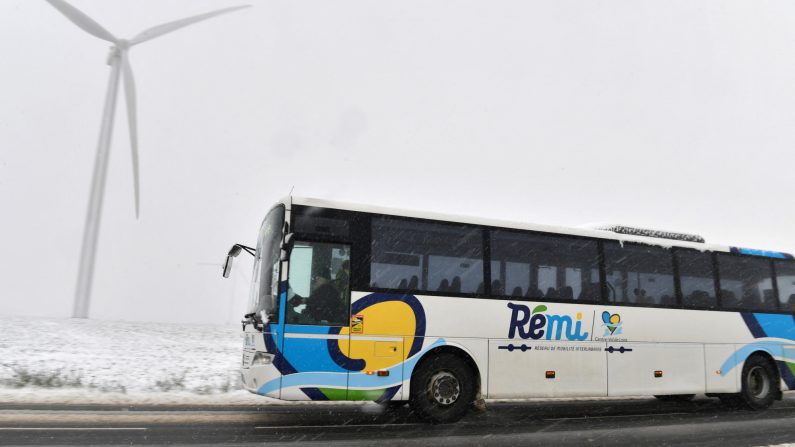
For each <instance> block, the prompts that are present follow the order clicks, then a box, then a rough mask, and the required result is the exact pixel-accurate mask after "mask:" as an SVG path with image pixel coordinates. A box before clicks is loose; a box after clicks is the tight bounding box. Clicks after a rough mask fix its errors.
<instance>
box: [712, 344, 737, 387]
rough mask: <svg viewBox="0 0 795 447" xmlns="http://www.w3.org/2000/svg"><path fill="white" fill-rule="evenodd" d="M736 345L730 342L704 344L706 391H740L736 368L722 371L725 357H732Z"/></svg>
mask: <svg viewBox="0 0 795 447" xmlns="http://www.w3.org/2000/svg"><path fill="white" fill-rule="evenodd" d="M735 350H736V347H735V346H734V345H730V344H708V345H704V370H705V374H706V383H707V390H706V392H707V393H736V392H739V391H740V388H739V387H738V385H739V379H738V377H737V376H738V374H737V368H732V369H731V370H729V371H724V370H723V369H722V368H723V364H724V363H726V359H733V358H734V352H735Z"/></svg>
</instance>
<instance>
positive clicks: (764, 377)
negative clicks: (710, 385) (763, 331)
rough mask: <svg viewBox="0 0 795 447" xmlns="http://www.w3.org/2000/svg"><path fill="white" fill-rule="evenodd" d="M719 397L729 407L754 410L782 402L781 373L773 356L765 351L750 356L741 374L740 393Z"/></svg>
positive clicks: (758, 351)
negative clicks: (778, 401) (777, 401)
mask: <svg viewBox="0 0 795 447" xmlns="http://www.w3.org/2000/svg"><path fill="white" fill-rule="evenodd" d="M718 397H719V398H720V399H721V401H723V402H724V403H725V404H728V405H729V406H732V407H745V408H749V409H752V410H764V409H766V408H768V407H769V406H770V405H772V403H773V401H774V400H781V397H782V392H781V372H780V371H779V369H778V364H777V363H776V360H775V359H774V358H773V355H772V354H771V353H770V352H768V351H766V350H764V349H760V350H757V351H754V352H752V353H751V354H749V355H748V357H746V359H745V361H744V362H743V368H742V371H741V372H740V392H739V393H735V394H721V395H719V396H718Z"/></svg>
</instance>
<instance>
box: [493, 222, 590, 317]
mask: <svg viewBox="0 0 795 447" xmlns="http://www.w3.org/2000/svg"><path fill="white" fill-rule="evenodd" d="M491 259H492V261H491V278H492V284H491V286H492V287H491V294H492V295H493V296H497V297H503V296H507V297H511V298H514V297H515V298H522V297H524V298H528V299H556V300H572V301H573V300H579V301H598V300H599V299H600V297H601V291H600V288H599V254H598V247H597V243H596V241H593V240H589V239H579V238H573V237H559V236H547V235H541V234H527V233H519V232H513V231H509V230H494V231H492V232H491Z"/></svg>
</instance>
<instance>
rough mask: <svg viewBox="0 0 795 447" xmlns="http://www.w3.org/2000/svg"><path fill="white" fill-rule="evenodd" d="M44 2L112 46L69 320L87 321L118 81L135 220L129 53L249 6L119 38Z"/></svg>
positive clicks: (56, 2) (70, 9) (57, 2)
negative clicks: (121, 86)
mask: <svg viewBox="0 0 795 447" xmlns="http://www.w3.org/2000/svg"><path fill="white" fill-rule="evenodd" d="M47 2H48V3H49V4H50V5H52V6H53V7H55V9H57V10H58V11H60V12H61V14H63V15H64V16H66V18H67V19H69V20H70V21H72V23H74V24H75V25H77V26H78V27H80V28H81V29H82V30H83V31H85V32H87V33H89V34H91V35H93V36H95V37H98V38H100V39H102V40H105V41H108V42H110V43H112V44H113V46H111V48H110V54H109V55H108V65H110V79H109V80H108V90H107V94H106V96H105V107H104V111H103V113H102V124H101V126H100V131H99V144H98V145H97V154H96V158H95V159H94V175H93V178H92V180H91V195H90V196H89V202H88V212H87V213H86V226H85V229H84V230H83V245H82V248H81V252H80V267H79V272H78V276H77V290H76V293H75V303H74V310H73V312H72V317H73V318H88V307H89V304H90V301H91V284H92V279H93V276H94V259H95V255H96V252H97V238H98V236H99V222H100V218H101V216H102V197H103V195H104V192H105V178H106V176H107V172H108V154H109V151H110V142H111V135H112V133H113V119H114V115H115V112H116V97H117V96H118V90H119V79H120V78H123V80H124V94H125V102H126V103H127V120H128V124H129V126H130V146H131V148H132V168H133V189H134V193H135V218H136V219H137V218H138V215H139V209H140V206H139V203H140V193H139V180H138V123H137V118H136V105H135V80H134V79H133V72H132V68H131V67H130V59H129V51H130V48H132V47H133V46H135V45H138V44H139V43H143V42H146V41H148V40H152V39H154V38H156V37H160V36H162V35H163V34H167V33H170V32H172V31H176V30H178V29H180V28H183V27H186V26H188V25H192V24H194V23H196V22H199V21H202V20H207V19H209V18H212V17H215V16H218V15H221V14H225V13H227V12H232V11H236V10H238V9H242V8H247V7H248V6H249V5H241V6H233V7H231V8H224V9H219V10H217V11H211V12H207V13H204V14H199V15H195V16H192V17H187V18H184V19H181V20H175V21H173V22H168V23H164V24H162V25H157V26H154V27H152V28H149V29H147V30H145V31H143V32H141V33H139V34H138V35H136V36H135V37H133V38H132V39H129V40H128V39H120V38H118V37H116V36H114V35H113V34H111V33H110V32H109V31H108V30H106V29H105V28H103V27H102V26H101V25H100V24H99V23H97V22H96V21H94V20H93V19H92V18H90V17H89V16H87V15H86V14H84V13H83V12H81V11H80V10H78V9H77V8H75V7H74V6H72V5H70V4H68V3H66V2H65V1H64V0H47Z"/></svg>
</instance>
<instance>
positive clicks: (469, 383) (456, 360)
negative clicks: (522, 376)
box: [409, 345, 481, 423]
mask: <svg viewBox="0 0 795 447" xmlns="http://www.w3.org/2000/svg"><path fill="white" fill-rule="evenodd" d="M480 389H481V380H480V370H479V368H478V366H477V364H476V363H475V361H474V360H473V358H472V356H471V355H469V353H467V352H466V351H465V350H464V349H462V348H460V347H456V346H450V345H446V346H440V347H437V348H434V349H431V350H429V351H428V352H426V353H425V354H423V356H422V357H421V358H420V359H419V360H418V362H417V364H416V366H415V367H414V370H413V371H412V373H411V380H410V383H409V390H410V393H409V394H410V395H409V405H410V406H411V408H412V410H413V411H414V412H415V413H416V414H417V416H419V418H420V419H422V420H424V421H427V422H431V423H449V422H455V421H457V420H459V419H461V418H462V417H463V416H464V415H465V414H466V412H467V411H468V410H469V409H470V407H472V406H473V404H475V403H476V402H477V401H478V400H479V399H480ZM440 390H441V391H440ZM445 390H447V391H445ZM450 390H452V391H450ZM440 394H441V395H440ZM448 394H449V395H448Z"/></svg>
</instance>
